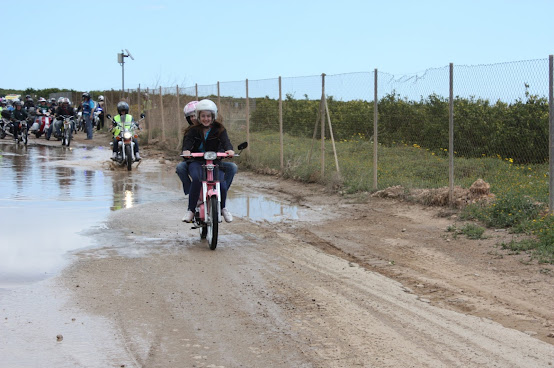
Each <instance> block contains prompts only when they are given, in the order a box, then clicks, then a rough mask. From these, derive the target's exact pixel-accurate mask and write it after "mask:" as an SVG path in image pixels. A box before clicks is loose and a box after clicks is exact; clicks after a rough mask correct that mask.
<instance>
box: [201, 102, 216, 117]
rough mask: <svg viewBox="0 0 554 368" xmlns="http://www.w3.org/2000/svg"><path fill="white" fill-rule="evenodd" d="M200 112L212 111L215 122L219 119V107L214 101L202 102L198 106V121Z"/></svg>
mask: <svg viewBox="0 0 554 368" xmlns="http://www.w3.org/2000/svg"><path fill="white" fill-rule="evenodd" d="M200 111H211V112H212V115H213V117H214V120H215V119H217V106H216V104H215V103H214V102H213V101H212V100H201V101H199V102H198V103H197V104H196V118H197V119H199V115H200Z"/></svg>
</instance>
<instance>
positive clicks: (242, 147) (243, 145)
mask: <svg viewBox="0 0 554 368" xmlns="http://www.w3.org/2000/svg"><path fill="white" fill-rule="evenodd" d="M246 147H248V142H242V143H241V144H239V146H238V149H239V151H242V150H243V149H245V148H246Z"/></svg>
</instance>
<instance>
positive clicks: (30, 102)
mask: <svg viewBox="0 0 554 368" xmlns="http://www.w3.org/2000/svg"><path fill="white" fill-rule="evenodd" d="M23 107H24V108H25V110H29V108H30V107H35V102H34V101H33V98H32V97H31V95H27V96H25V104H24V105H23Z"/></svg>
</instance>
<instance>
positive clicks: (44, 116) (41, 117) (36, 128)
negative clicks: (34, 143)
mask: <svg viewBox="0 0 554 368" xmlns="http://www.w3.org/2000/svg"><path fill="white" fill-rule="evenodd" d="M34 114H35V117H34V123H33V125H31V128H29V132H31V133H33V134H34V135H35V137H37V138H40V136H41V135H43V134H46V132H47V131H48V129H50V124H52V117H51V116H50V112H49V111H47V110H46V109H44V110H43V111H41V112H39V113H37V112H36V111H35V112H34ZM46 139H50V137H46Z"/></svg>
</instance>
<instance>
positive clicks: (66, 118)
mask: <svg viewBox="0 0 554 368" xmlns="http://www.w3.org/2000/svg"><path fill="white" fill-rule="evenodd" d="M59 117H60V118H61V119H63V120H62V126H61V134H60V137H61V140H62V146H67V147H69V144H70V143H71V138H72V135H73V119H74V118H73V116H71V115H60V116H59Z"/></svg>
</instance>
